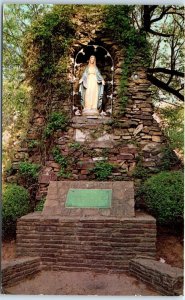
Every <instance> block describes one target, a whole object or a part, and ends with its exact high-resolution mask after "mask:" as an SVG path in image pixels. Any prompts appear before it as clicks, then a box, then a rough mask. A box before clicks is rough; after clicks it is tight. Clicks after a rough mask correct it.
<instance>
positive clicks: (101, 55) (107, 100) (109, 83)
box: [73, 45, 114, 115]
mask: <svg viewBox="0 0 185 300" xmlns="http://www.w3.org/2000/svg"><path fill="white" fill-rule="evenodd" d="M91 55H94V56H95V57H96V64H97V67H98V69H99V70H100V72H101V74H102V76H103V78H104V80H105V87H104V97H103V104H102V111H103V112H105V113H106V115H111V114H112V104H113V78H114V61H113V58H112V56H111V54H110V53H109V51H108V50H107V49H105V47H103V46H99V45H87V46H84V47H82V48H81V49H80V50H79V51H78V53H77V54H76V56H75V59H74V69H73V78H74V84H73V108H74V111H76V109H77V107H78V111H79V110H80V108H81V104H80V97H79V92H78V88H79V80H80V78H81V76H82V74H83V71H84V69H85V67H86V66H87V64H88V61H89V58H90V56H91Z"/></svg>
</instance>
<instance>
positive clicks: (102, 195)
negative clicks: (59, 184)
mask: <svg viewBox="0 0 185 300" xmlns="http://www.w3.org/2000/svg"><path fill="white" fill-rule="evenodd" d="M111 200H112V190H111V189H106V190H98V189H69V191H68V193H67V200H66V204H65V206H66V207H69V208H109V207H111Z"/></svg>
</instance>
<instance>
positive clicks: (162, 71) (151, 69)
mask: <svg viewBox="0 0 185 300" xmlns="http://www.w3.org/2000/svg"><path fill="white" fill-rule="evenodd" d="M147 71H148V72H149V73H152V74H153V73H160V72H161V73H165V74H169V75H174V76H179V77H184V73H183V72H179V71H176V70H170V69H166V68H148V69H147Z"/></svg>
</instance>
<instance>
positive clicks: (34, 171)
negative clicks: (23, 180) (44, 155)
mask: <svg viewBox="0 0 185 300" xmlns="http://www.w3.org/2000/svg"><path fill="white" fill-rule="evenodd" d="M39 169H40V165H38V164H33V163H29V162H21V163H20V164H19V173H20V175H23V176H27V177H28V178H32V179H37V178H38V175H39Z"/></svg>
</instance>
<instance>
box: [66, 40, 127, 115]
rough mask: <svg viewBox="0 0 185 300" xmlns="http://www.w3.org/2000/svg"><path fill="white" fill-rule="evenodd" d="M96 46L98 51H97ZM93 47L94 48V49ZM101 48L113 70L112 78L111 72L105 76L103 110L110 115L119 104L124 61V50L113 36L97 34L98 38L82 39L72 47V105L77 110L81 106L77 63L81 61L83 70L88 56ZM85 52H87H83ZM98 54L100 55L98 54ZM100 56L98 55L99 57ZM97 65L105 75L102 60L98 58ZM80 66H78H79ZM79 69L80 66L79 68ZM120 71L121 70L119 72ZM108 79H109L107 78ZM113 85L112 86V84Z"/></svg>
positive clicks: (70, 68) (70, 70)
mask: <svg viewBox="0 0 185 300" xmlns="http://www.w3.org/2000/svg"><path fill="white" fill-rule="evenodd" d="M95 47H96V51H95ZM92 48H94V49H93V50H92ZM84 49H91V50H89V51H84ZM100 49H101V51H102V52H103V49H104V52H105V53H104V55H107V57H108V58H109V59H110V61H109V65H111V66H110V69H111V70H110V71H111V78H110V72H108V73H109V78H107V76H106V78H105V81H106V83H107V85H106V86H105V90H106V93H105V99H104V104H105V105H104V106H103V110H106V112H107V114H108V115H112V114H113V111H114V110H115V109H116V107H117V106H118V89H119V84H120V79H121V71H120V70H121V69H120V68H121V65H122V62H123V52H122V49H121V47H119V46H118V45H117V44H116V43H115V42H114V41H113V40H112V39H111V38H109V37H101V35H97V36H96V38H94V39H92V40H89V39H88V38H87V40H86V41H85V42H84V41H83V42H81V41H80V40H79V41H78V43H75V44H73V45H72V46H71V49H70V66H69V69H68V70H69V75H68V76H69V78H71V79H72V96H71V107H72V110H73V111H75V109H77V107H79V106H80V101H79V95H78V86H79V84H78V81H79V77H78V76H76V75H77V74H76V70H75V69H76V65H78V63H80V64H81V65H80V69H81V71H82V70H83V69H84V68H85V66H86V65H87V61H88V58H89V56H90V55H91V54H95V56H96V54H98V51H99V50H100ZM83 52H85V54H83ZM102 55H103V54H102V53H101V54H100V57H99V58H101V57H102ZM97 56H98V55H97ZM97 58H98V57H97ZM97 66H98V67H99V68H100V70H101V72H102V73H103V75H105V73H106V72H104V71H105V70H104V66H102V64H101V60H100V59H97ZM77 67H78V66H77ZM77 69H78V68H77ZM119 71H120V72H119ZM107 79H108V80H107ZM110 85H111V86H110Z"/></svg>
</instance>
